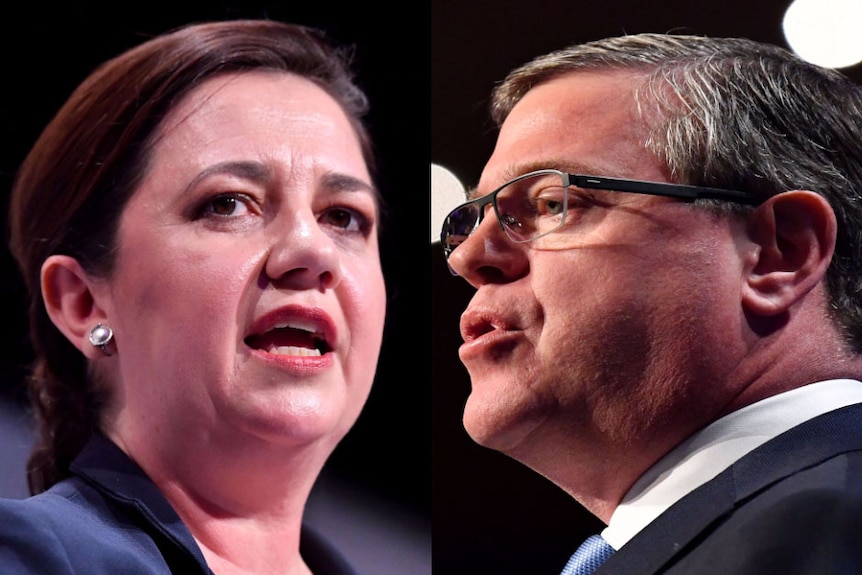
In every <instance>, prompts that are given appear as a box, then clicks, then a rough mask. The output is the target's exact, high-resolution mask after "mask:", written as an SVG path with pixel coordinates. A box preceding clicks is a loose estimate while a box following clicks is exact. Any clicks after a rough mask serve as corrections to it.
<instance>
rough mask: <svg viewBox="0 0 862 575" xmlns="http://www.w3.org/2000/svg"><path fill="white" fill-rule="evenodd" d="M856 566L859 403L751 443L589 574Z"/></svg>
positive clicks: (861, 492) (839, 571)
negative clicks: (756, 444)
mask: <svg viewBox="0 0 862 575" xmlns="http://www.w3.org/2000/svg"><path fill="white" fill-rule="evenodd" d="M655 573H663V574H668V575H683V574H685V575H764V574H767V573H768V574H772V573H776V574H781V575H801V574H818V575H822V574H830V575H843V574H846V575H859V574H862V405H854V406H849V407H844V408H841V409H837V410H835V411H832V412H830V413H826V414H824V415H821V416H819V417H816V418H815V419H813V420H811V421H808V422H806V423H803V424H801V425H799V426H797V427H795V428H793V429H790V430H789V431H787V432H785V433H783V434H781V435H779V436H778V437H776V438H774V439H772V440H770V441H768V442H767V443H765V444H764V445H762V446H760V447H759V448H757V449H755V450H754V451H752V452H751V453H749V454H747V455H746V456H744V457H743V458H742V459H740V460H739V461H737V462H736V463H734V464H733V465H732V466H731V467H729V468H728V469H726V470H725V471H723V472H722V473H720V474H719V475H718V476H716V477H715V478H714V479H712V480H711V481H709V482H707V483H706V484H704V485H702V486H701V487H699V488H698V489H696V490H694V491H693V492H691V493H690V494H688V495H687V496H685V497H683V498H682V499H681V500H679V501H678V502H677V503H676V504H674V505H673V506H672V507H670V508H669V509H668V510H667V511H666V512H665V513H663V514H662V515H660V516H659V517H658V518H656V519H655V520H654V521H653V522H652V523H650V524H649V525H648V526H647V527H645V528H644V529H643V531H641V532H640V533H638V534H637V535H636V536H635V537H634V538H632V539H631V540H630V541H629V542H628V543H626V544H625V545H623V547H622V548H621V549H620V550H619V551H617V552H616V553H615V554H614V555H612V556H611V557H610V558H609V559H608V560H607V561H606V562H605V563H604V564H603V565H602V566H601V567H600V568H599V569H598V570H597V571H595V573H594V575H647V574H655Z"/></svg>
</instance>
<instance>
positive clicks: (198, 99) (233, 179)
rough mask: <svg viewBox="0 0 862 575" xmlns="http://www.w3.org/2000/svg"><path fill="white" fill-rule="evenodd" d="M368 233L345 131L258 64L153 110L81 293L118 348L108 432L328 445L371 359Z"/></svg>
mask: <svg viewBox="0 0 862 575" xmlns="http://www.w3.org/2000/svg"><path fill="white" fill-rule="evenodd" d="M377 226H378V220H377V203H376V196H375V192H374V191H373V188H372V182H371V179H370V176H369V173H368V170H367V166H366V164H365V161H364V159H363V156H362V152H361V149H360V145H359V142H358V139H357V137H356V134H355V132H354V131H353V129H352V128H351V125H350V122H349V121H348V119H347V117H346V116H345V114H344V113H343V111H342V110H341V108H340V107H339V106H338V104H337V103H336V102H335V101H334V100H333V99H332V98H331V97H330V96H328V95H327V94H326V93H325V92H324V91H323V90H322V89H320V88H319V87H317V86H316V85H314V84H313V83H311V82H310V81H308V80H306V79H303V78H300V77H298V76H293V75H289V74H283V73H262V72H256V73H247V74H243V75H228V76H222V77H218V78H215V79H211V80H209V81H207V82H206V83H204V84H202V85H201V86H200V87H199V88H197V89H196V90H195V91H194V92H192V93H191V94H190V95H189V96H187V97H186V98H185V99H184V100H183V101H182V102H181V103H180V104H179V106H177V107H176V108H175V109H174V110H173V112H172V113H171V114H170V115H169V116H168V117H167V118H166V119H165V121H164V123H163V126H162V128H161V130H160V133H159V137H158V138H157V139H156V143H155V147H154V149H153V151H152V162H151V164H150V166H149V169H148V173H147V174H146V176H145V178H144V180H143V183H142V184H141V186H140V187H139V189H137V190H136V191H135V193H134V194H133V196H132V198H131V200H130V201H129V204H128V205H127V207H126V208H125V210H124V212H123V214H122V217H121V220H120V226H119V232H118V252H117V259H116V266H115V268H114V271H113V272H112V274H111V276H110V278H108V279H107V280H105V281H104V282H101V283H99V284H97V287H96V289H95V290H94V293H95V295H96V303H97V305H100V306H102V307H103V308H104V313H105V316H106V323H107V324H108V325H110V327H111V328H112V329H113V330H114V337H115V341H116V345H117V348H116V353H115V355H114V357H112V358H111V359H110V360H109V361H115V362H116V363H115V365H114V366H113V370H114V371H113V373H112V375H111V377H112V382H113V383H114V384H115V387H116V393H115V396H116V406H115V409H113V410H112V411H111V418H110V419H111V421H110V422H109V424H108V427H109V433H110V434H111V435H112V437H114V438H115V439H116V440H118V442H120V443H121V444H124V445H125V446H126V447H127V449H132V448H131V446H132V445H142V444H143V443H148V444H154V442H160V441H161V442H173V443H175V444H177V445H178V446H184V447H185V448H188V447H189V446H190V445H189V442H191V443H192V444H195V443H199V444H200V443H208V444H212V443H213V442H219V441H222V442H231V443H232V442H236V441H242V442H245V444H247V440H248V439H249V438H252V439H261V440H264V441H265V442H267V443H268V444H272V443H283V444H286V445H297V446H299V445H303V446H304V445H309V444H314V445H319V446H320V447H321V448H322V449H323V450H324V451H325V452H327V453H328V451H329V450H331V448H333V447H334V445H335V444H336V443H337V442H338V440H340V439H341V437H342V436H343V435H344V434H345V433H346V432H347V431H348V429H349V428H350V427H351V426H352V425H353V423H354V422H355V420H356V418H357V417H358V415H359V413H360V410H361V409H362V406H363V405H364V403H365V400H366V399H367V396H368V393H369V391H370V388H371V384H372V380H373V378H374V374H375V369H376V365H377V358H378V353H379V348H380V345H381V339H382V332H383V324H384V313H385V307H386V295H385V287H384V282H383V276H382V272H381V266H380V258H379V252H378V243H377ZM161 444H162V445H164V443H161Z"/></svg>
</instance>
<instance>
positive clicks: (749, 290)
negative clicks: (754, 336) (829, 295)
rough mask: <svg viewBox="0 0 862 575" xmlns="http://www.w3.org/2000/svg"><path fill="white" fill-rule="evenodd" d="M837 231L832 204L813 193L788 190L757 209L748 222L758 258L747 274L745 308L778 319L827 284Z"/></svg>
mask: <svg viewBox="0 0 862 575" xmlns="http://www.w3.org/2000/svg"><path fill="white" fill-rule="evenodd" d="M837 229H838V224H837V221H836V219H835V213H834V212H833V211H832V207H831V206H830V205H829V202H827V201H826V199H825V198H823V196H821V195H819V194H815V193H814V192H809V191H801V190H796V191H790V192H784V193H781V194H778V195H775V196H773V197H771V198H769V199H768V200H767V201H766V202H764V203H763V204H762V205H760V206H758V208H757V209H756V210H755V211H754V213H753V214H752V215H751V217H750V218H749V221H748V234H749V238H750V240H752V241H753V242H754V243H755V245H756V246H757V256H756V261H755V263H754V266H753V267H752V269H751V270H750V271H749V272H748V274H747V276H746V283H745V285H744V288H743V305H744V307H745V308H746V309H747V310H748V311H750V312H752V313H755V314H757V315H763V316H771V315H777V314H780V313H783V312H786V311H787V310H788V309H789V308H790V307H791V306H792V305H793V304H794V303H795V302H796V301H798V300H799V299H800V298H802V296H804V295H805V294H806V293H808V292H809V291H810V290H811V289H813V288H814V287H815V286H816V285H817V284H818V283H820V282H821V281H823V279H824V277H825V275H826V270H827V268H828V267H829V263H830V262H831V261H832V255H833V254H834V252H835V241H836V234H837Z"/></svg>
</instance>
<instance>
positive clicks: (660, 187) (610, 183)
mask: <svg viewBox="0 0 862 575" xmlns="http://www.w3.org/2000/svg"><path fill="white" fill-rule="evenodd" d="M542 174H556V175H558V176H560V178H561V180H562V182H563V186H564V187H566V188H569V187H572V186H575V187H578V188H583V189H591V190H608V191H614V192H631V193H635V194H648V195H651V196H666V197H671V198H679V199H684V200H697V199H714V200H723V201H728V202H735V203H740V204H747V205H757V204H759V203H761V202H762V200H761V199H760V198H758V197H757V196H755V195H754V194H752V193H750V192H741V191H738V190H728V189H724V188H709V187H704V186H691V185H688V184H671V183H667V182H648V181H644V180H629V179H625V178H610V177H606V176H590V175H585V174H568V173H566V172H562V171H560V170H555V169H545V170H536V171H533V172H529V173H526V174H523V175H521V176H518V177H517V178H513V179H511V180H509V181H508V182H506V183H505V184H503V185H501V186H500V187H498V188H497V189H495V190H494V191H493V192H491V193H490V194H486V195H484V196H481V197H479V198H476V199H474V200H470V201H468V202H464V203H463V204H461V205H459V206H458V207H456V208H455V209H454V210H452V211H451V212H449V214H448V215H447V216H446V218H444V220H443V227H442V230H441V232H440V244H441V246H442V247H443V255H444V256H445V257H446V259H447V260H448V259H449V256H450V255H451V254H452V252H453V251H454V250H455V248H457V247H458V246H459V245H461V242H463V241H464V240H465V239H467V238H468V237H470V236H471V235H473V232H474V231H475V230H476V229H477V228H478V227H479V224H481V223H482V220H483V219H484V218H485V210H484V209H483V208H484V207H485V206H486V205H487V204H493V206H494V216H495V217H496V218H497V222H498V223H499V224H500V227H501V228H502V229H503V231H504V232H506V235H507V237H509V238H510V239H512V241H515V242H530V241H533V240H535V239H538V238H540V237H542V236H544V235H547V234H549V233H551V232H553V231H555V230H556V229H558V228H556V229H555V230H550V231H548V232H544V233H542V234H541V235H538V236H534V237H531V238H529V239H526V240H518V239H515V238H512V236H511V234H510V233H509V232H508V231H507V229H506V224H505V222H503V221H502V219H501V218H502V216H501V214H500V211H499V209H498V208H497V194H499V193H500V191H501V190H503V189H505V188H506V187H507V186H510V185H512V184H514V183H516V182H518V181H520V180H523V179H525V178H531V177H534V176H539V175H542ZM565 198H566V196H564V205H563V213H565V210H567V209H568V205H567V201H566V200H565ZM468 206H469V207H470V208H471V209H472V210H475V211H476V213H477V218H476V223H475V225H474V226H473V227H472V229H471V230H470V233H469V234H467V235H466V236H465V237H464V238H463V239H462V240H461V241H459V242H457V243H454V242H451V241H450V236H452V235H454V234H452V233H451V230H450V229H449V228H450V226H451V224H450V222H452V221H454V220H457V219H460V218H458V217H457V214H458V213H459V212H462V211H463V210H464V209H465V208H466V207H468ZM561 225H562V219H561ZM453 273H454V272H453Z"/></svg>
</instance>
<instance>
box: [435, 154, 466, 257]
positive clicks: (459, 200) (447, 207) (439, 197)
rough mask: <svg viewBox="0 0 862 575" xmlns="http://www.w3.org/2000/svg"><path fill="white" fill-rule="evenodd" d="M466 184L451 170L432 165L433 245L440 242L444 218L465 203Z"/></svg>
mask: <svg viewBox="0 0 862 575" xmlns="http://www.w3.org/2000/svg"><path fill="white" fill-rule="evenodd" d="M464 193H465V191H464V184H462V183H461V180H459V179H458V177H457V176H456V175H455V174H453V173H452V172H451V171H450V170H448V169H446V168H444V167H443V166H440V165H437V164H431V243H434V242H439V241H440V228H441V226H442V225H443V218H445V217H446V216H447V215H448V214H449V212H451V211H452V210H453V209H454V208H455V207H456V206H459V205H460V204H463V203H464V200H465V199H466V198H465V195H464Z"/></svg>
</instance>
